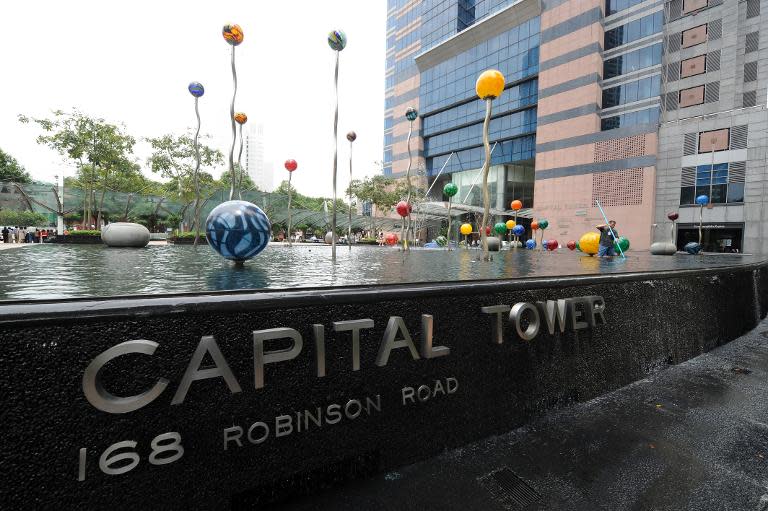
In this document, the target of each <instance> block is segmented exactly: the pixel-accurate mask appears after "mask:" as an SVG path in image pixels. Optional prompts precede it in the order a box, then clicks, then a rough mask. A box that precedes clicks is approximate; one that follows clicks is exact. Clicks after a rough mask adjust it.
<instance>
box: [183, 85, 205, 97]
mask: <svg viewBox="0 0 768 511" xmlns="http://www.w3.org/2000/svg"><path fill="white" fill-rule="evenodd" d="M187 90H189V93H190V94H192V95H193V96H194V97H196V98H199V97H201V96H202V95H203V94H205V87H203V84H202V83H200V82H192V83H190V84H189V85H188V86H187Z"/></svg>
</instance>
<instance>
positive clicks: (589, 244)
mask: <svg viewBox="0 0 768 511" xmlns="http://www.w3.org/2000/svg"><path fill="white" fill-rule="evenodd" d="M577 248H578V249H579V250H581V251H582V252H584V253H585V254H589V255H595V254H597V251H598V249H599V248H600V234H599V233H596V232H588V233H586V234H584V235H583V236H582V237H581V238H579V241H578V244H577Z"/></svg>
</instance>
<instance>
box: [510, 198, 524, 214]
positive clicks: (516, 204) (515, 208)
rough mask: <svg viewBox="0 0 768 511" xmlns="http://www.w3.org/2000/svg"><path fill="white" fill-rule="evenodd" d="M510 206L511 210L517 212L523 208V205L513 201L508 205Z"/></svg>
mask: <svg viewBox="0 0 768 511" xmlns="http://www.w3.org/2000/svg"><path fill="white" fill-rule="evenodd" d="M510 206H512V209H513V210H515V211H519V210H521V209H522V208H523V203H522V202H520V201H519V200H513V201H512V204H510Z"/></svg>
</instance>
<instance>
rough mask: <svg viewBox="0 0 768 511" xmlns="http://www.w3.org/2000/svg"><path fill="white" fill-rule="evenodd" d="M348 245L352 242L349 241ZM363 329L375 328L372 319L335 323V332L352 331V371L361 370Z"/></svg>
mask: <svg viewBox="0 0 768 511" xmlns="http://www.w3.org/2000/svg"><path fill="white" fill-rule="evenodd" d="M347 243H350V246H351V242H350V241H349V240H347ZM363 328H373V320H372V319H354V320H351V321H334V322H333V331H334V332H347V331H350V330H351V331H352V370H353V371H359V370H360V330H362V329H363Z"/></svg>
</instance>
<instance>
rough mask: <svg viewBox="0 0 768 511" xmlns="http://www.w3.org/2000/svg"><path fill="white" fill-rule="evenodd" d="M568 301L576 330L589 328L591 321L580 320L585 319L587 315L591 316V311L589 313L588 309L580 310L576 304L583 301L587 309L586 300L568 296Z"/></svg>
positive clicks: (573, 326) (572, 323)
mask: <svg viewBox="0 0 768 511" xmlns="http://www.w3.org/2000/svg"><path fill="white" fill-rule="evenodd" d="M566 301H567V302H568V308H569V309H570V313H571V328H573V329H574V330H584V329H585V328H589V323H587V322H586V321H579V320H580V319H584V318H586V317H591V316H592V315H591V313H590V314H589V315H588V314H587V312H589V311H587V310H583V311H579V310H577V309H576V304H577V303H581V304H582V305H583V306H584V308H585V309H586V307H587V305H588V304H587V303H585V302H584V300H582V299H581V298H568V300H566Z"/></svg>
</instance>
